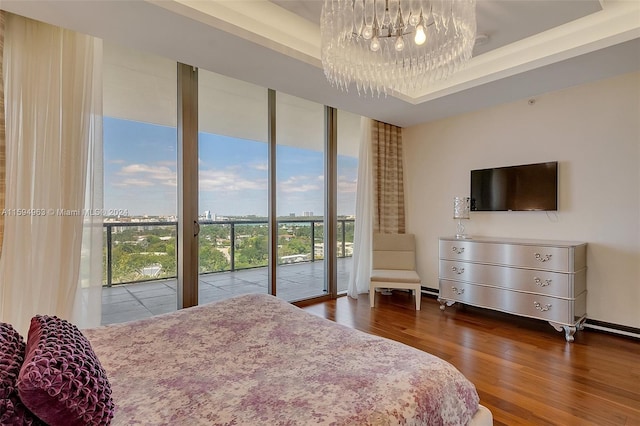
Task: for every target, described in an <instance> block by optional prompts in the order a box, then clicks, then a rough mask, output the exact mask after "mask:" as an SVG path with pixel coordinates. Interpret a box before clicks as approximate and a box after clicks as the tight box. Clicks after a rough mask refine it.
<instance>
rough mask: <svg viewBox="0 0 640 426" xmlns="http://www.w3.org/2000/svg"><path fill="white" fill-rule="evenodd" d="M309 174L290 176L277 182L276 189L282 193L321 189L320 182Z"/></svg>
mask: <svg viewBox="0 0 640 426" xmlns="http://www.w3.org/2000/svg"><path fill="white" fill-rule="evenodd" d="M317 182H318V181H317V179H313V178H311V177H309V176H292V177H290V178H289V179H287V180H284V181H282V182H279V183H278V189H279V190H280V191H282V192H284V193H292V192H307V191H319V190H322V183H320V184H318V183H317Z"/></svg>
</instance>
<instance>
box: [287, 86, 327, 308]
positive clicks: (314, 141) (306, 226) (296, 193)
mask: <svg viewBox="0 0 640 426" xmlns="http://www.w3.org/2000/svg"><path fill="white" fill-rule="evenodd" d="M324 138H325V131H324V106H323V105H321V104H318V103H315V102H311V101H307V100H305V99H301V98H297V97H295V96H291V95H287V94H284V93H277V96H276V140H277V151H276V174H277V191H276V201H277V203H276V204H277V223H278V249H277V263H278V271H277V277H278V279H277V293H276V294H277V295H278V297H281V298H283V299H286V300H299V299H304V298H309V297H313V296H321V295H324V294H326V293H327V289H326V288H325V282H324V262H322V261H323V260H324V243H323V238H324V223H323V219H324V183H325V179H324ZM300 263H307V264H308V265H309V268H308V269H309V270H310V271H311V272H310V273H305V274H304V275H302V270H301V269H299V268H290V267H289V266H291V265H296V264H300ZM305 272H307V271H305Z"/></svg>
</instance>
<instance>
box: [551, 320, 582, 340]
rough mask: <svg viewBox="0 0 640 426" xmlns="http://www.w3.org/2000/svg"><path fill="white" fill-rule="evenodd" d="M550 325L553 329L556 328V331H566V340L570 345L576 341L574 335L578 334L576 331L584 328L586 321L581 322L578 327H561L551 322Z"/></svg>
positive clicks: (577, 324)
mask: <svg viewBox="0 0 640 426" xmlns="http://www.w3.org/2000/svg"><path fill="white" fill-rule="evenodd" d="M549 324H550V325H551V327H553V328H555V329H556V331H560V332H562V331H564V338H565V340H566V341H567V342H569V343H571V342H573V341H574V340H575V339H574V338H573V335H574V334H576V331H577V330H582V329H583V328H584V320H582V321H579V322H578V323H576V325H561V324H557V323H555V322H551V321H549Z"/></svg>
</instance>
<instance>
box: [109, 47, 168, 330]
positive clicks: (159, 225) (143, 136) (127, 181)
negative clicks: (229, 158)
mask: <svg viewBox="0 0 640 426" xmlns="http://www.w3.org/2000/svg"><path fill="white" fill-rule="evenodd" d="M103 63H104V68H103V85H104V91H103V93H104V94H103V99H104V108H103V109H104V111H103V113H104V125H103V128H104V208H105V223H104V230H105V231H104V232H105V238H104V241H105V247H104V265H105V268H104V285H105V289H104V296H103V302H104V303H103V311H102V313H103V322H104V323H110V322H122V321H127V320H130V319H137V318H144V317H148V316H152V315H156V314H160V313H164V312H169V311H173V310H175V309H176V289H175V282H171V281H158V280H161V279H162V278H166V277H174V276H175V274H176V253H175V236H176V226H175V221H176V107H177V102H176V62H175V61H172V60H169V59H166V58H163V57H159V56H155V55H151V54H147V53H144V52H140V51H136V50H132V49H129V48H126V47H123V46H118V45H114V44H111V43H107V42H105V43H104V61H103ZM132 283H135V284H132Z"/></svg>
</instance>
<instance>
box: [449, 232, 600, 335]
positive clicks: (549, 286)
mask: <svg viewBox="0 0 640 426" xmlns="http://www.w3.org/2000/svg"><path fill="white" fill-rule="evenodd" d="M586 251H587V244H586V243H577V242H566V241H545V240H519V239H509V238H489V237H474V238H473V239H466V240H462V239H456V238H455V237H443V238H440V265H439V285H440V296H439V298H438V300H439V301H440V309H442V310H444V309H445V306H451V305H453V304H454V303H455V302H459V303H464V304H468V305H473V306H478V307H482V308H489V309H495V310H498V311H502V312H507V313H510V314H515V315H521V316H525V317H530V318H537V319H541V320H545V321H548V322H549V324H551V325H552V326H553V327H554V328H555V329H556V330H558V331H563V330H564V332H565V338H566V339H567V341H568V342H572V341H573V335H574V334H575V332H576V330H582V328H583V325H584V321H585V319H586V316H587V279H586V276H587V256H586Z"/></svg>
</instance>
